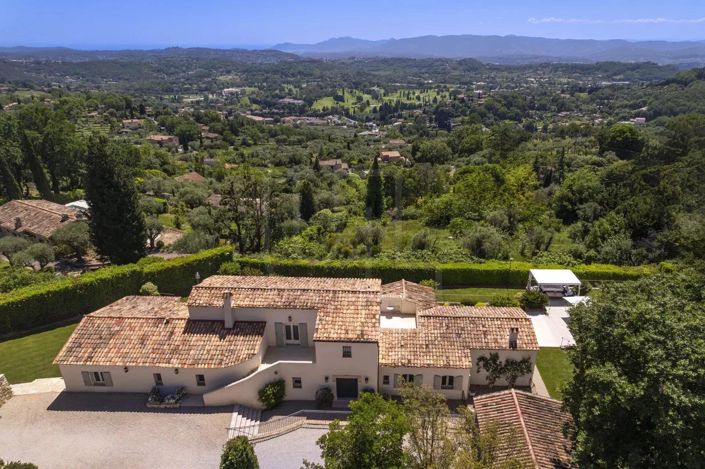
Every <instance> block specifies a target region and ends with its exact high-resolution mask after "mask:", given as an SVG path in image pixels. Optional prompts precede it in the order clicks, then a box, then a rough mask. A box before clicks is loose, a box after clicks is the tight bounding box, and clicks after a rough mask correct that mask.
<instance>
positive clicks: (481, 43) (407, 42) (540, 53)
mask: <svg viewBox="0 0 705 469" xmlns="http://www.w3.org/2000/svg"><path fill="white" fill-rule="evenodd" d="M272 49H275V50H280V51H284V52H290V53H294V54H299V55H304V56H310V57H321V58H341V57H409V58H427V57H444V58H452V59H460V58H475V59H479V60H483V61H485V62H500V63H535V62H539V61H544V62H546V61H555V62H584V63H593V62H601V61H620V62H656V63H660V64H703V63H705V41H703V42H668V41H643V42H632V41H625V40H621V39H614V40H607V41H600V40H583V39H547V38H541V37H524V36H475V35H459V36H421V37H413V38H406V39H384V40H379V41H368V40H364V39H355V38H350V37H341V38H335V39H328V40H327V41H323V42H319V43H317V44H291V43H284V44H277V45H276V46H274V47H273V48H272Z"/></svg>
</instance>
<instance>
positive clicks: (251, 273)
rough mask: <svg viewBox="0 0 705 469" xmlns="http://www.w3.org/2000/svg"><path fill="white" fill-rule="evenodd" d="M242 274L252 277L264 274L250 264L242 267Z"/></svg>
mask: <svg viewBox="0 0 705 469" xmlns="http://www.w3.org/2000/svg"><path fill="white" fill-rule="evenodd" d="M242 275H249V276H250V277H259V276H260V275H264V274H263V273H262V271H261V270H259V269H256V268H254V267H250V266H245V267H243V268H242Z"/></svg>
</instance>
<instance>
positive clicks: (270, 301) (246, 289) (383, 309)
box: [54, 276, 538, 408]
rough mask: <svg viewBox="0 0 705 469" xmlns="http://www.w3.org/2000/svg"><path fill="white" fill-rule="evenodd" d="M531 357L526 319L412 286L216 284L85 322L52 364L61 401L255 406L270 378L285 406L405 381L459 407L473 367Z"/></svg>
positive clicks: (474, 381)
mask: <svg viewBox="0 0 705 469" xmlns="http://www.w3.org/2000/svg"><path fill="white" fill-rule="evenodd" d="M537 351H538V344H537V341H536V336H535V334H534V331H533V327H532V325H531V321H530V320H529V318H528V316H527V315H526V313H524V311H523V310H521V309H519V308H495V307H487V308H474V307H465V306H441V305H438V304H437V303H436V301H435V294H434V291H433V289H431V288H428V287H424V286H421V285H418V284H415V283H412V282H407V281H403V280H402V281H399V282H394V283H390V284H386V285H382V282H381V281H380V280H379V279H361V278H360V279H345V278H309V277H244V276H213V277H209V278H207V279H205V280H204V281H203V282H201V283H200V284H198V285H196V286H194V287H193V289H192V291H191V294H190V295H189V297H188V300H187V301H185V302H184V301H182V300H181V299H180V298H176V297H146V296H130V297H125V298H122V299H120V300H118V301H116V302H115V303H113V304H111V305H108V306H106V307H104V308H102V309H100V310H98V311H95V312H93V313H91V314H88V315H87V316H85V317H84V318H83V320H82V321H81V323H80V324H79V325H78V327H77V328H76V330H75V331H74V332H73V334H72V335H71V337H70V338H69V340H68V341H67V343H66V344H65V345H64V347H63V348H62V350H61V351H60V352H59V355H58V356H57V357H56V359H55V361H54V363H55V364H57V365H58V366H59V368H60V370H61V375H62V376H63V378H64V381H65V384H66V390H67V391H81V392H86V391H93V392H145V393H146V392H148V391H149V390H150V389H151V388H152V387H153V386H163V387H165V388H175V387H180V386H184V387H185V388H186V392H187V393H190V394H200V395H202V398H203V402H204V404H206V405H225V404H241V405H245V406H250V407H255V408H257V407H261V404H260V403H259V401H258V397H257V392H258V391H259V389H261V388H262V387H263V386H264V385H265V384H267V383H269V382H271V381H274V380H277V379H283V380H284V381H285V383H286V399H290V400H313V399H314V396H315V394H316V391H317V390H318V389H320V388H321V387H323V386H327V387H329V388H330V390H331V391H332V392H333V394H334V395H335V398H336V399H339V400H345V399H354V398H356V397H357V396H358V395H359V393H360V392H362V391H364V390H375V391H379V392H381V393H384V394H388V395H394V394H398V392H399V390H400V389H399V388H400V386H401V384H402V383H403V382H405V381H407V382H408V381H411V382H414V383H416V384H420V385H424V386H429V387H430V386H432V387H433V388H434V389H436V390H438V392H441V393H443V394H445V395H446V396H447V397H448V398H449V399H463V398H466V397H469V393H470V392H471V391H470V389H471V386H474V385H483V384H485V383H486V376H485V371H484V370H480V369H479V368H478V366H477V360H478V359H479V357H481V356H487V355H489V354H491V353H497V354H498V355H499V356H500V358H501V359H503V360H506V359H508V358H511V359H515V360H521V359H524V358H527V359H529V360H530V361H531V363H532V364H533V363H535V358H536V353H537ZM531 378H532V374H531V373H529V374H527V375H524V376H521V377H520V378H519V379H518V380H517V382H516V385H517V386H529V385H530V382H531ZM496 384H498V385H502V384H505V383H503V382H502V380H501V379H500V380H499V381H497V382H496Z"/></svg>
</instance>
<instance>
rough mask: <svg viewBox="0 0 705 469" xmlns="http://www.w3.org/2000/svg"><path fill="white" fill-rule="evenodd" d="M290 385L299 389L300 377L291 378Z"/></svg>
mask: <svg viewBox="0 0 705 469" xmlns="http://www.w3.org/2000/svg"><path fill="white" fill-rule="evenodd" d="M291 386H292V387H293V388H294V389H301V378H291Z"/></svg>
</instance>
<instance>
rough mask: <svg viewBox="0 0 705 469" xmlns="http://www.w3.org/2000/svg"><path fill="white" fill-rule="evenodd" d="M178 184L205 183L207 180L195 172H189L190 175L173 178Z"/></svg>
mask: <svg viewBox="0 0 705 469" xmlns="http://www.w3.org/2000/svg"><path fill="white" fill-rule="evenodd" d="M174 179H175V180H177V181H179V182H192V183H194V184H198V183H202V182H206V181H207V179H206V178H204V177H203V176H201V175H200V174H198V173H197V172H196V171H191V172H190V173H186V174H182V175H181V176H177V177H175V178H174Z"/></svg>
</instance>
